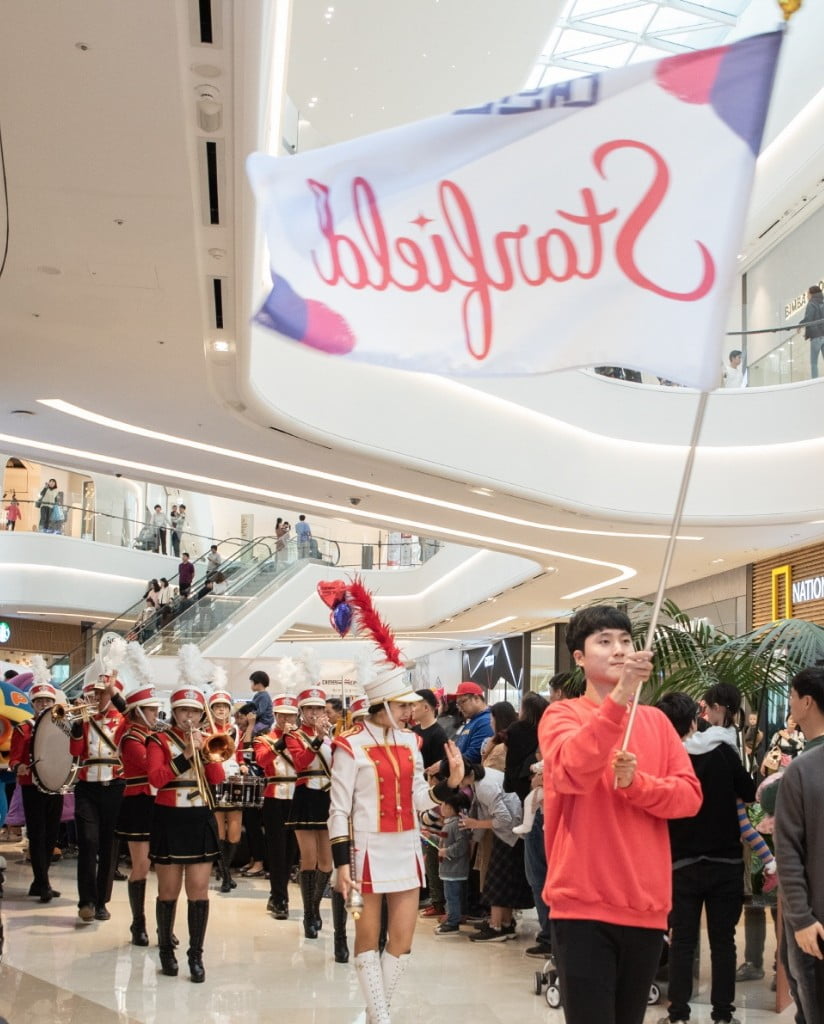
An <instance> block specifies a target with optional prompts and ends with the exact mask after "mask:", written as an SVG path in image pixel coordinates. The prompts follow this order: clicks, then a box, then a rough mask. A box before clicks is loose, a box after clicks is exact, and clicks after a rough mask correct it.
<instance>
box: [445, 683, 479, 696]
mask: <svg viewBox="0 0 824 1024" xmlns="http://www.w3.org/2000/svg"><path fill="white" fill-rule="evenodd" d="M449 696H450V697H452V698H454V697H485V696H486V691H485V690H484V688H483V687H482V686H478V684H477V683H461V684H460V686H459V687H458V689H457V690H456V691H455V692H454V693H450V694H449Z"/></svg>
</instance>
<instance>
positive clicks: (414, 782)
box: [329, 667, 463, 1024]
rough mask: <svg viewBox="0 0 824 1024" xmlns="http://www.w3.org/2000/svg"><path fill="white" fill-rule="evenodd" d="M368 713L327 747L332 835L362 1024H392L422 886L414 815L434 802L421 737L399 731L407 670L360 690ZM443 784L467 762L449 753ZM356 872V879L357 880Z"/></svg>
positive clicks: (451, 749)
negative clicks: (359, 907) (354, 899)
mask: <svg viewBox="0 0 824 1024" xmlns="http://www.w3.org/2000/svg"><path fill="white" fill-rule="evenodd" d="M364 689H365V690H366V694H367V698H368V700H369V713H368V715H367V716H366V717H365V718H363V719H362V720H361V721H360V722H359V723H357V724H356V725H355V726H353V728H352V729H351V730H349V731H348V732H346V733H343V734H342V735H340V736H339V737H338V738H337V739H336V740H335V741H334V744H333V750H334V755H333V761H332V791H331V807H330V812H329V835H330V838H331V842H332V852H333V856H334V861H335V867H336V868H337V881H336V885H337V887H338V889H339V890H340V892H341V895H342V896H343V897H344V899H347V898H348V897H349V895H350V893H351V891H352V890H353V889H355V890H358V891H359V892H360V893H361V894H362V896H363V911H362V912H361V915H360V918H359V919H358V920H357V922H356V924H355V966H356V968H357V973H358V982H359V984H360V986H361V990H362V991H363V994H364V996H365V998H366V1006H367V1016H368V1018H369V1020H370V1021H373V1022H374V1024H388V1022H389V1019H390V1018H389V1007H390V1003H391V1001H392V996H393V994H394V992H395V989H396V988H397V985H398V982H399V981H400V977H401V975H402V973H403V971H404V970H405V968H406V964H407V961H408V959H409V954H410V951H411V948H412V936H413V934H414V931H415V924H416V922H417V917H418V896H419V891H420V887H421V886H422V885H423V884H424V868H423V856H422V853H421V840H420V833H419V831H418V815H417V812H418V811H423V810H427V809H428V808H430V807H433V806H434V805H435V804H436V803H437V802H438V801H437V797H435V796H434V795H433V794H432V792H431V791H430V789H429V783H428V782H427V780H426V778H425V776H424V773H423V760H422V758H421V754H420V749H419V743H418V737H417V736H416V735H415V734H414V733H412V732H410V731H408V730H406V729H404V728H403V727H402V726H401V725H400V724H399V723H400V721H401V720H402V719H403V718H404V716H405V710H404V706H405V705H408V704H411V703H414V702H415V701H416V700H418V699H419V698H418V696H417V694H416V693H415V691H414V690H413V689H412V687H411V685H410V684H409V683H408V682H407V670H406V669H405V668H404V667H398V668H394V669H392V670H391V671H387V672H384V673H383V674H382V675H379V676H378V677H377V678H376V679H375V680H373V681H372V682H371V683H367V684H366V685H365V686H364ZM447 756H448V758H449V765H450V774H449V784H450V785H452V786H458V785H460V783H461V780H462V778H463V761H462V759H461V756H460V754H459V753H458V751H457V748H456V747H455V746H454V745H453V744H448V746H447ZM353 867H354V873H353ZM384 894H385V895H386V900H387V905H388V914H389V929H388V934H389V938H388V942H387V944H386V949H385V951H384V953H383V956H382V957H381V956H380V954H379V952H378V941H379V934H380V926H381V903H382V900H383V895H384Z"/></svg>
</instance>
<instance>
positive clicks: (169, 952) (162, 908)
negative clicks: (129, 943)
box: [155, 900, 177, 978]
mask: <svg viewBox="0 0 824 1024" xmlns="http://www.w3.org/2000/svg"><path fill="white" fill-rule="evenodd" d="M155 908H156V913H157V944H158V946H159V947H160V970H161V973H163V974H168V975H169V977H170V978H176V977H177V957H176V956H175V949H174V942H173V939H174V936H173V935H172V929H173V928H174V925H175V911H176V910H177V900H158V901H157V902H156V904H155Z"/></svg>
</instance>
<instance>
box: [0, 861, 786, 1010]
mask: <svg viewBox="0 0 824 1024" xmlns="http://www.w3.org/2000/svg"><path fill="white" fill-rule="evenodd" d="M0 853H3V854H4V855H5V856H6V860H7V861H8V865H9V866H8V871H7V877H6V898H5V900H4V901H3V904H2V913H3V918H4V921H5V925H6V951H5V954H4V957H3V963H2V965H0V1018H5V1020H6V1021H8V1024H41V1022H42V1024H47V1022H48V1024H75V1022H77V1024H154V1022H158V1024H234V1022H236V1021H237V1022H241V1021H242V1022H244V1024H257V1022H264V1021H279V1020H281V1019H283V1020H286V1021H288V1022H289V1024H333V1022H334V1024H364V1017H365V1015H364V1010H363V1003H362V1001H361V997H360V993H359V991H358V986H357V983H356V981H355V976H354V969H353V968H352V967H351V965H349V966H345V965H340V964H336V963H335V962H334V958H333V955H332V937H331V921H330V920H329V916H330V915H329V909H328V904H326V905H325V907H324V910H323V916H324V922H325V923H324V928H323V931H322V932H321V937H320V938H319V939H318V940H317V941H313V940H306V939H304V938H303V934H302V929H301V927H300V923H299V917H300V912H299V910H298V909H293V911H292V920H290V921H275V920H273V919H272V918H271V916H270V915H268V914H267V913H266V912H265V906H266V900H267V897H268V891H267V888H266V885H267V883H266V882H265V881H263V880H245V879H238V888H237V889H236V890H235V891H234V893H232V894H231V895H230V896H222V895H220V894H219V893H215V894H213V897H212V904H211V920H210V922H209V932H208V934H207V936H206V951H205V956H204V961H205V964H206V970H207V979H206V983H205V984H204V985H192V984H191V983H190V982H189V980H188V972H187V969H186V966H185V956H184V957H183V958H182V960H181V973H180V976H179V977H178V978H167V977H164V976H162V975H160V974H159V973H158V962H157V949H156V947H155V946H154V945H153V946H152V947H150V948H149V949H148V950H145V949H140V948H136V947H134V946H131V945H130V944H129V942H128V937H129V935H128V901H127V895H126V884H125V883H123V882H116V883H115V891H114V896H113V900H112V903H111V906H110V909H111V911H112V919H111V921H109V922H106V923H94V924H91V925H80V924H78V923H77V916H76V907H75V898H76V897H75V887H74V870H75V862H74V861H66V862H63V863H60V864H57V865H55V866H54V869H53V873H52V884H53V885H54V886H56V888H58V889H59V890H61V892H62V896H61V898H60V899H58V900H55V901H54V902H53V903H51V904H47V905H41V904H40V903H38V902H37V901H35V900H33V899H28V898H26V897H25V895H24V894H25V893H26V891H27V890H28V886H29V883H30V880H31V875H30V871H29V868H28V865H26V864H23V863H22V862H21V855H20V852H19V846H5V847H2V848H0ZM149 889H150V892H153V890H154V883H153V879H150V881H149ZM293 903H294V907H295V908H298V907H299V904H300V897H299V893H298V891H297V889H295V892H294V895H293ZM534 929H535V921H534V915H529V914H525V915H524V918H523V920H522V921H521V923H520V925H519V931H520V932H521V933H522V934H521V935H520V936H519V938H518V939H517V940H515V941H511V942H505V943H495V944H492V945H491V946H490V945H488V944H487V945H481V946H479V945H477V944H473V943H470V942H469V941H467V940H466V939H464V938H462V937H454V938H453V937H446V938H435V937H434V935H433V926H432V924H430V923H429V922H423V921H422V922H421V923H420V925H419V927H418V931H417V934H416V937H415V948H414V957H413V961H412V966H411V967H410V970H409V972H408V973H407V975H406V976H405V978H404V980H403V982H402V985H401V989H400V998H399V999H398V1002H397V1009H395V1010H394V1012H393V1017H392V1019H393V1022H394V1024H438V1022H440V1021H447V1020H448V1021H449V1022H450V1024H470V1022H471V1024H504V1022H507V1024H511V1022H513V1021H517V1022H518V1024H533V1022H542V1024H563V1014H562V1012H561V1011H560V1010H552V1009H550V1008H549V1007H548V1006H547V1003H546V1001H545V998H544V996H543V995H542V996H540V997H538V996H536V995H535V994H534V989H533V985H534V977H535V971H536V969H538V970H540V968H541V966H542V964H541V961H540V960H533V959H529V958H528V957H526V956H524V949H525V948H526V946H527V945H529V944H530V940H531V938H532V936H533V934H534ZM150 930H151V929H150ZM185 930H186V926H185V911H184V913H183V914H182V915H181V914H179V915H178V924H177V932H178V935H179V936H180V938H181V942H182V947H183V948H184V949H185V942H186V935H185ZM350 944H351V939H350ZM771 957H772V950H771V949H768V950H767V958H766V962H767V963H769V962H771ZM707 962H708V961H707V957H703V963H705V964H706V963H707ZM593 983H594V984H597V978H593ZM767 985H768V981H767V980H765V981H762V982H750V983H748V984H745V985H739V986H738V995H737V998H738V1006H739V1009H738V1011H737V1016H738V1017H739V1018H740V1020H741V1021H742V1024H766V1022H768V1021H770V1022H774V1024H789V1022H791V1021H792V1020H793V1012H792V1010H793V1008H792V1007H790V1008H789V1009H788V1010H785V1011H784V1013H782V1014H780V1015H776V1014H775V1013H774V1012H773V1011H772V1010H771V1009H770V1007H771V1006H772V1005H773V1000H774V996H773V995H772V994H771V993H770V992H769V990H768V987H767ZM664 1012H665V1008H664V1006H663V1004H662V1005H658V1006H654V1007H651V1008H650V1010H649V1011H648V1013H647V1019H646V1022H645V1024H651V1022H654V1021H656V1020H658V1018H660V1017H661V1016H663V1015H664ZM709 1020H710V1015H709V1007H708V1005H707V983H706V979H704V978H703V972H702V980H701V983H700V987H699V990H698V992H697V993H696V998H695V1000H694V1002H693V1015H692V1021H693V1022H694V1024H708V1022H709ZM593 1024H597V1022H593Z"/></svg>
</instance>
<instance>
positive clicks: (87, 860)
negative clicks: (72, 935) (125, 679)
mask: <svg viewBox="0 0 824 1024" xmlns="http://www.w3.org/2000/svg"><path fill="white" fill-rule="evenodd" d="M124 648H125V644H124ZM99 682H104V686H103V688H102V689H101V688H100V686H99ZM121 689H122V686H121V684H120V682H119V681H118V680H117V679H116V678H115V677H114V676H113V675H103V676H101V679H100V680H99V681H98V680H91V679H90V680H88V681H87V682H86V684H85V686H84V687H83V699H84V700H85V701H87V702H89V703H90V704H91V705H92V706H93V708H96V710H93V712H92V713H91V714H90V715H89V717H88V718H87V719H86V720H85V721H78V722H74V723H73V725H72V734H71V742H70V743H69V751H70V752H71V754H72V756H73V757H76V758H78V759H79V761H80V770H79V772H78V776H77V778H78V781H77V785H76V786H75V788H74V820H75V823H76V825H77V907H78V911H77V912H78V916H79V918H80V920H81V921H83V923H84V924H89V923H90V922H91V921H108V920H109V918H110V917H111V916H112V915H111V914H110V913H109V911H108V910H107V909H106V904H107V903H108V902H109V900H110V899H111V897H112V884H113V883H114V872H115V868H116V867H117V862H116V855H115V851H116V848H117V845H118V844H117V843H116V841H115V837H114V827H115V824H116V822H117V816H118V813H119V811H120V801H121V800H122V799H123V780H122V778H121V775H120V767H121V766H120V758H119V757H118V753H117V739H116V735H117V732H118V729H119V728H120V723H121V722H122V720H123V716H122V712H123V711H125V709H126V704H125V702H124V700H123V698H122V696H121V695H120V692H119V691H120V690H121Z"/></svg>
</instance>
